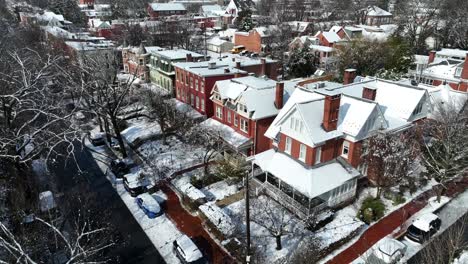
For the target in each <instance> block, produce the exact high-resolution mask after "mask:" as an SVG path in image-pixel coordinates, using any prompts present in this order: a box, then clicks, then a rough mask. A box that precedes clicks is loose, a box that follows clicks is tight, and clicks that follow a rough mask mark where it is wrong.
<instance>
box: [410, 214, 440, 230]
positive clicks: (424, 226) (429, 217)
mask: <svg viewBox="0 0 468 264" xmlns="http://www.w3.org/2000/svg"><path fill="white" fill-rule="evenodd" d="M437 218H439V217H438V216H437V215H435V214H433V213H427V214H424V215H422V216H420V217H419V218H418V219H416V220H415V221H414V222H413V226H415V227H416V228H418V229H420V230H422V231H424V232H428V231H429V229H430V228H431V222H432V221H434V220H436V219H437Z"/></svg>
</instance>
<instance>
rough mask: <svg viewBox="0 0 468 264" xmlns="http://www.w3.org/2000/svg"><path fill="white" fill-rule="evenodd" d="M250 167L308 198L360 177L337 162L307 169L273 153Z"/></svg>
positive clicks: (263, 154) (262, 154) (272, 151)
mask: <svg viewBox="0 0 468 264" xmlns="http://www.w3.org/2000/svg"><path fill="white" fill-rule="evenodd" d="M254 163H255V164H257V165H258V166H259V167H260V168H261V169H262V170H263V171H267V172H268V173H271V174H273V175H274V176H275V177H277V178H279V179H281V181H284V182H286V183H287V184H289V185H290V186H291V187H293V188H294V189H296V190H298V191H299V192H301V193H302V194H304V195H306V196H307V197H309V198H314V197H317V196H319V195H322V194H324V193H327V192H329V191H331V190H333V189H335V188H337V187H339V186H341V185H343V184H344V183H346V182H347V181H349V180H352V179H354V178H356V177H358V176H359V175H360V174H359V172H358V171H357V170H356V169H354V168H352V167H351V166H349V165H345V164H346V163H345V162H344V161H342V160H341V158H339V159H336V160H332V161H330V162H326V163H321V164H319V165H316V166H313V167H309V166H306V165H303V164H302V163H300V162H298V161H296V160H295V159H293V158H291V157H290V156H288V155H286V154H283V153H281V152H277V151H275V150H274V149H270V150H267V151H265V152H262V153H260V154H257V155H255V159H254Z"/></svg>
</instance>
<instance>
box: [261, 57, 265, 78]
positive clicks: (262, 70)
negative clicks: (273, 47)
mask: <svg viewBox="0 0 468 264" xmlns="http://www.w3.org/2000/svg"><path fill="white" fill-rule="evenodd" d="M260 62H261V63H262V65H261V69H260V76H263V75H266V59H265V58H261V59H260Z"/></svg>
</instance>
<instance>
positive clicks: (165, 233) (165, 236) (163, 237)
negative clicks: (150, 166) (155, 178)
mask: <svg viewBox="0 0 468 264" xmlns="http://www.w3.org/2000/svg"><path fill="white" fill-rule="evenodd" d="M87 146H88V147H89V148H91V149H93V150H94V151H96V152H98V153H96V152H91V153H92V155H93V156H94V157H95V159H96V161H97V164H98V166H99V168H100V169H101V170H102V172H103V173H106V175H108V180H109V181H110V182H111V183H112V185H113V186H114V188H115V189H116V191H117V193H118V194H119V196H120V198H121V199H122V201H123V202H124V203H125V205H126V206H127V208H128V209H129V210H130V212H131V213H132V215H133V217H134V218H135V219H136V220H137V222H138V224H140V226H141V228H142V229H143V231H144V232H145V233H146V235H147V236H148V238H149V239H150V240H151V242H152V243H153V244H154V246H155V247H156V249H157V250H158V252H159V253H160V255H161V256H162V257H163V258H164V260H165V261H166V263H181V262H180V261H179V259H178V258H177V256H176V255H175V254H174V253H173V252H172V242H173V241H174V240H175V239H176V238H178V237H180V236H182V233H181V232H180V231H179V230H178V229H177V227H176V226H175V225H174V224H173V223H172V222H171V221H170V220H169V219H168V218H167V217H166V215H165V214H163V215H161V216H159V217H157V218H155V219H150V218H148V217H147V216H146V215H145V213H144V212H143V211H142V210H140V208H139V207H138V205H137V204H136V202H135V198H133V197H131V196H130V194H129V193H128V192H127V191H126V190H125V188H124V186H123V184H122V181H121V180H116V179H115V178H114V176H113V175H111V173H107V169H108V167H107V165H106V164H105V163H103V162H102V161H100V160H102V156H101V155H100V154H99V153H103V152H104V148H103V147H93V146H92V145H91V144H87ZM153 195H155V198H156V199H157V200H158V201H160V200H161V199H166V196H165V195H164V194H163V193H162V192H157V193H155V194H153Z"/></svg>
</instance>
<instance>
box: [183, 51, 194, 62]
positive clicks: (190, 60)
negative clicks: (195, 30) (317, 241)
mask: <svg viewBox="0 0 468 264" xmlns="http://www.w3.org/2000/svg"><path fill="white" fill-rule="evenodd" d="M185 58H186V59H185V60H186V61H187V62H192V61H193V57H192V54H191V53H187V55H186V57H185Z"/></svg>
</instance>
